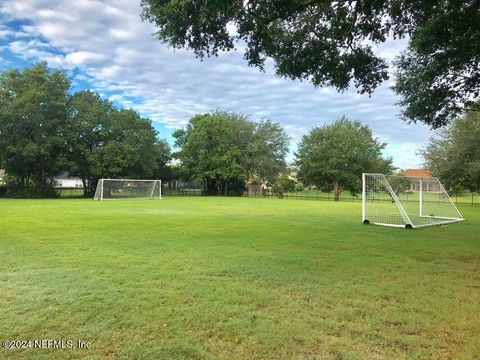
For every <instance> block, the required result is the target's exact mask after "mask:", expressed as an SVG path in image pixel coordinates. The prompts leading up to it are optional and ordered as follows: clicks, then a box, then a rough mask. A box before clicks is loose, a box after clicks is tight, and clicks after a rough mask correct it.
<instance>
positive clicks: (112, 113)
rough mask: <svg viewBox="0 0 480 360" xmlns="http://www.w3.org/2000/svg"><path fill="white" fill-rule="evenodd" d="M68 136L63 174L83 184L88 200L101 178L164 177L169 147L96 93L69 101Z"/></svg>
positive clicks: (143, 124)
mask: <svg viewBox="0 0 480 360" xmlns="http://www.w3.org/2000/svg"><path fill="white" fill-rule="evenodd" d="M69 135H70V136H69V139H68V140H69V141H68V144H69V152H68V159H69V162H68V164H69V166H68V170H69V172H70V174H72V175H76V176H79V177H80V178H81V179H82V181H83V184H84V189H85V196H87V197H91V196H92V194H93V193H94V192H95V188H96V184H97V181H98V179H100V178H102V177H108V178H122V177H123V178H141V179H149V178H153V177H162V176H163V175H167V174H166V171H165V168H166V165H167V163H168V162H169V161H170V147H169V145H168V143H166V142H165V141H163V140H158V139H157V132H156V131H155V129H154V128H153V127H152V125H151V121H150V120H147V119H143V118H142V117H141V116H140V115H139V114H137V113H136V112H135V111H133V110H117V109H116V108H115V107H114V106H113V105H112V104H111V103H110V102H109V101H108V100H103V99H101V98H100V95H99V94H97V93H94V92H91V91H81V92H78V93H75V94H74V95H73V96H72V97H71V98H70V101H69Z"/></svg>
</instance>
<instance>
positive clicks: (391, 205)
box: [362, 173, 464, 228]
mask: <svg viewBox="0 0 480 360" xmlns="http://www.w3.org/2000/svg"><path fill="white" fill-rule="evenodd" d="M362 182H363V189H362V220H363V223H364V224H368V223H372V224H377V225H385V226H397V227H405V228H418V227H423V226H430V225H440V224H448V223H451V222H456V221H461V220H464V219H463V216H462V214H460V212H459V211H458V209H457V207H456V206H455V204H454V203H453V202H452V200H451V199H450V196H448V194H447V192H446V191H445V188H444V187H443V185H442V184H441V183H440V181H439V180H438V179H437V178H434V177H431V178H418V177H410V176H396V175H384V174H368V173H364V174H363V175H362Z"/></svg>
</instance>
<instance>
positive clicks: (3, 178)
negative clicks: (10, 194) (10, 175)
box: [0, 169, 5, 185]
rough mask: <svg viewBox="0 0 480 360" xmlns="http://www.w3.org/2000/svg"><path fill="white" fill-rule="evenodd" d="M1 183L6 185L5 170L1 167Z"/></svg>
mask: <svg viewBox="0 0 480 360" xmlns="http://www.w3.org/2000/svg"><path fill="white" fill-rule="evenodd" d="M0 185H5V170H2V169H0Z"/></svg>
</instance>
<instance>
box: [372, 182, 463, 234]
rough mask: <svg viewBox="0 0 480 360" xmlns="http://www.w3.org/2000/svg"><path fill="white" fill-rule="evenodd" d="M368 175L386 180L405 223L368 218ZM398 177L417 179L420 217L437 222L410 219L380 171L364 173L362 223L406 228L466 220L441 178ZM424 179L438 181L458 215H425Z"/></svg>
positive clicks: (386, 186)
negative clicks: (419, 222)
mask: <svg viewBox="0 0 480 360" xmlns="http://www.w3.org/2000/svg"><path fill="white" fill-rule="evenodd" d="M367 176H373V177H381V178H382V180H383V181H384V186H385V188H386V190H387V192H388V194H389V196H390V197H391V198H392V200H393V202H394V203H395V205H396V207H397V209H398V211H399V213H400V216H401V217H402V219H403V221H404V224H403V225H400V224H393V223H385V222H376V221H371V220H370V219H368V218H367V181H366V177H367ZM394 176H395V177H397V178H405V179H409V180H415V181H418V184H419V191H418V193H419V200H418V205H419V213H418V216H419V217H420V218H430V219H435V220H438V221H436V222H435V223H433V222H432V223H426V224H418V223H417V224H416V223H415V222H414V221H412V220H411V219H410V216H409V215H408V213H407V211H405V208H404V206H403V204H402V202H401V201H400V199H399V198H398V196H397V194H396V193H395V191H394V190H393V189H392V187H391V185H390V183H389V181H388V179H387V177H386V175H385V174H380V173H363V174H362V223H364V224H370V223H371V224H375V225H380V226H389V227H399V228H406V229H411V228H421V227H426V226H437V225H446V224H450V223H455V222H459V221H464V220H465V218H464V217H463V216H462V214H461V213H460V211H459V210H458V208H457V206H456V205H455V203H454V202H453V201H452V199H451V198H450V195H448V193H447V191H446V190H445V188H444V187H443V184H442V183H441V182H440V180H439V179H438V178H436V177H429V178H421V177H414V176H399V175H394ZM424 179H428V180H429V181H432V180H434V181H436V182H437V186H439V189H440V190H441V191H442V192H443V195H445V197H446V200H448V204H449V205H450V206H451V207H452V210H453V211H454V212H455V213H456V215H457V216H456V217H442V216H432V215H425V214H424V211H423V209H424V200H423V198H424V194H423V192H424V190H423V183H422V181H424Z"/></svg>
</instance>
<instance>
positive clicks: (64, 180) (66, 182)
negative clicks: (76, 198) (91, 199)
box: [54, 173, 83, 188]
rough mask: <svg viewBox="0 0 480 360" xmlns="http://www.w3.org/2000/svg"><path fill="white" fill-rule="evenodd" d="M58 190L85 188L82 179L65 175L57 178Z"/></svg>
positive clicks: (56, 185)
mask: <svg viewBox="0 0 480 360" xmlns="http://www.w3.org/2000/svg"><path fill="white" fill-rule="evenodd" d="M54 179H55V187H56V188H83V183H82V179H80V178H78V177H73V176H70V175H69V174H68V173H63V174H61V175H59V176H56V177H55V178H54Z"/></svg>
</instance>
